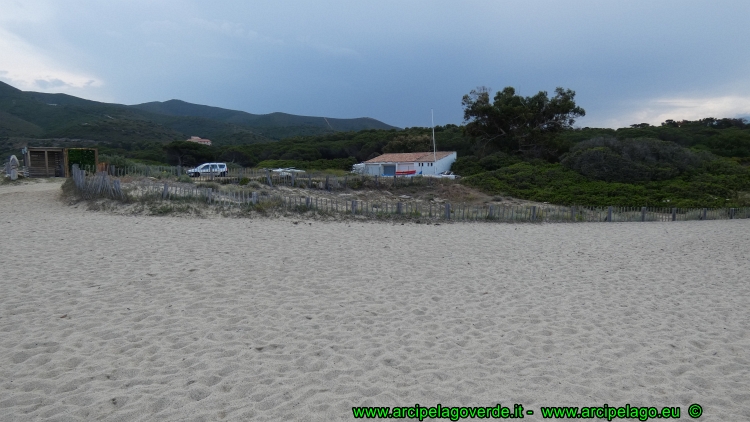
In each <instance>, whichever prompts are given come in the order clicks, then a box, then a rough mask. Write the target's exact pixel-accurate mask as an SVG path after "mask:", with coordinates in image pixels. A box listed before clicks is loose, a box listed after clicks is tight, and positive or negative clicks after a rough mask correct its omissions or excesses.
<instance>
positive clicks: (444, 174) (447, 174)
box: [424, 171, 461, 180]
mask: <svg viewBox="0 0 750 422" xmlns="http://www.w3.org/2000/svg"><path fill="white" fill-rule="evenodd" d="M424 176H425V177H437V178H439V179H451V180H458V179H460V178H461V176H459V175H457V174H455V173H453V172H452V171H444V172H442V173H438V174H425V175H424Z"/></svg>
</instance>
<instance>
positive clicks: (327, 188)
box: [325, 175, 331, 192]
mask: <svg viewBox="0 0 750 422" xmlns="http://www.w3.org/2000/svg"><path fill="white" fill-rule="evenodd" d="M328 177H329V176H328V175H326V186H325V188H326V190H327V191H329V192H330V191H331V185H330V184H328Z"/></svg>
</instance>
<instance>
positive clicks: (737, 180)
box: [462, 159, 750, 208]
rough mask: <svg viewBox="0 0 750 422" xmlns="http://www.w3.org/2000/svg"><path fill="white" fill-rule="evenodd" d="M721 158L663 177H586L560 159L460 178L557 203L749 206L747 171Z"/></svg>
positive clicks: (498, 190) (501, 191) (494, 191)
mask: <svg viewBox="0 0 750 422" xmlns="http://www.w3.org/2000/svg"><path fill="white" fill-rule="evenodd" d="M719 160H721V163H720V164H719V163H714V164H713V166H714V167H715V168H719V169H721V170H722V171H724V173H711V172H709V171H706V170H705V169H704V170H703V171H701V172H697V173H693V174H686V175H683V176H681V177H677V178H673V179H670V180H661V181H649V182H638V183H621V182H605V181H602V180H593V179H591V178H588V177H585V176H583V175H581V174H579V173H577V172H575V171H573V170H570V169H568V168H566V167H564V166H562V165H560V164H544V163H534V164H532V163H526V162H524V163H518V164H514V165H512V166H509V167H504V168H502V169H499V170H495V171H491V172H485V173H481V174H478V175H474V176H470V177H466V178H464V179H462V183H463V184H466V185H468V186H472V187H474V188H477V189H479V190H481V191H483V192H485V193H487V194H489V195H502V196H512V197H516V198H521V199H527V200H532V201H539V202H550V203H553V204H560V205H587V206H608V205H613V206H650V207H658V206H670V207H683V208H693V207H698V208H699V207H734V206H745V205H747V196H746V195H745V193H746V192H748V191H750V171H748V170H747V169H743V168H742V167H741V166H739V165H737V164H736V163H733V162H731V161H730V160H726V159H719ZM709 163H712V162H709ZM725 167H726V168H725ZM727 199H729V200H728V201H727Z"/></svg>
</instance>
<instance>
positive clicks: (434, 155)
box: [430, 109, 437, 174]
mask: <svg viewBox="0 0 750 422" xmlns="http://www.w3.org/2000/svg"><path fill="white" fill-rule="evenodd" d="M430 117H431V118H432V161H433V163H432V174H437V146H436V145H435V112H434V111H433V110H432V109H430Z"/></svg>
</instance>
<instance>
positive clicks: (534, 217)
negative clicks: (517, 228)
mask: <svg viewBox="0 0 750 422" xmlns="http://www.w3.org/2000/svg"><path fill="white" fill-rule="evenodd" d="M535 220H536V205H532V206H531V221H535Z"/></svg>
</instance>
